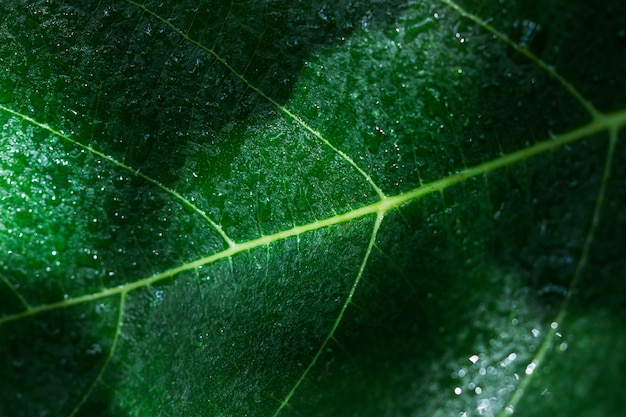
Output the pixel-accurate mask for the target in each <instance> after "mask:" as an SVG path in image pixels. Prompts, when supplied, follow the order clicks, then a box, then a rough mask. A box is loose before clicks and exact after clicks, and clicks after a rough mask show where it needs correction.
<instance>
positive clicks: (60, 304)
mask: <svg viewBox="0 0 626 417" xmlns="http://www.w3.org/2000/svg"><path fill="white" fill-rule="evenodd" d="M0 110H2V111H4V112H6V113H9V114H11V115H13V116H17V117H20V118H22V119H23V120H25V121H27V122H30V123H33V124H35V125H37V126H39V127H41V128H44V129H46V130H48V131H49V132H51V133H52V134H54V135H56V136H59V137H61V138H62V139H64V140H68V141H70V142H72V143H74V144H77V142H76V141H75V140H73V139H72V138H70V137H68V136H66V135H64V134H63V133H61V132H59V131H57V130H54V129H53V128H51V127H49V126H48V125H46V124H43V123H40V122H37V121H36V120H34V119H33V118H31V117H29V116H27V115H24V114H22V113H19V112H17V111H15V110H12V109H9V108H7V107H5V106H4V105H2V104H0ZM625 125H626V109H624V110H621V111H617V112H614V113H610V114H602V113H599V114H598V115H597V116H596V117H595V118H594V119H593V120H592V121H591V122H590V123H588V124H586V125H584V126H581V127H579V128H576V129H574V130H572V131H570V132H567V133H564V134H561V135H558V136H556V137H554V138H553V139H549V140H544V141H541V142H537V143H535V144H534V145H532V146H529V147H526V148H522V149H520V150H518V151H515V152H511V153H509V154H504V155H502V156H500V157H498V158H495V159H492V160H490V161H487V162H483V163H482V164H479V165H476V166H474V167H469V168H465V169H464V170H462V171H460V172H458V173H455V174H452V175H449V176H447V177H444V178H441V179H439V180H435V181H433V182H430V183H427V184H423V185H421V186H419V187H416V188H413V189H411V190H409V191H406V192H404V193H400V194H397V195H394V196H384V197H383V198H381V199H379V200H378V201H377V202H375V203H372V204H369V205H366V206H363V207H361V208H358V209H354V210H350V211H348V212H345V213H341V214H337V215H334V216H331V217H327V218H325V219H322V220H316V221H314V222H311V223H308V224H304V225H300V226H295V227H293V228H291V229H286V230H283V231H280V232H277V233H273V234H271V235H265V236H261V237H258V238H255V239H251V240H248V241H245V242H239V243H237V242H234V241H231V240H228V242H229V244H228V247H227V248H226V249H224V250H222V251H220V252H216V253H214V254H211V255H208V256H204V257H201V258H198V259H196V260H195V261H192V262H188V263H185V264H182V265H179V266H176V267H173V268H170V269H167V270H165V271H162V272H159V273H156V274H153V275H151V276H148V277H145V278H142V279H139V280H137V281H134V282H131V283H127V284H123V285H119V286H116V287H112V288H107V289H104V290H101V291H98V292H95V293H91V294H86V295H82V296H79V297H72V298H68V299H64V300H60V301H57V302H53V303H49V304H41V305H38V306H34V307H30V308H27V309H26V310H24V311H22V312H20V313H16V314H11V315H7V316H4V317H0V325H2V324H4V323H8V322H12V321H16V320H18V319H21V318H25V317H30V316H34V315H37V314H39V313H42V312H45V311H50V310H55V309H60V308H65V307H70V306H73V305H77V304H83V303H88V302H91V301H94V300H98V299H102V298H106V297H110V296H113V295H118V294H128V293H129V292H131V291H134V290H136V289H139V288H143V287H146V286H149V285H152V284H155V283H158V282H160V281H163V280H166V279H169V278H173V277H174V276H176V275H178V274H180V273H183V272H185V271H189V270H193V269H196V268H198V267H201V266H204V265H209V264H212V263H214V262H217V261H219V260H222V259H229V258H231V257H233V256H235V255H237V254H239V253H241V252H246V251H251V250H253V249H256V248H259V247H262V246H267V245H271V244H272V243H275V242H279V241H282V240H286V239H289V238H291V237H296V236H299V235H302V234H304V233H308V232H312V231H315V230H319V229H322V228H326V227H330V226H333V225H338V224H342V223H347V222H350V221H352V220H355V219H359V218H362V217H365V216H369V215H377V216H384V215H385V214H386V213H387V212H388V211H390V210H394V209H396V208H398V207H400V206H402V205H404V204H407V203H410V202H413V201H416V200H419V199H420V198H422V197H425V196H428V195H430V194H432V193H435V192H442V191H444V190H446V189H447V188H449V187H451V186H453V185H456V184H459V183H462V182H464V181H467V180H468V179H471V178H475V177H478V176H481V175H484V174H487V173H489V172H492V171H495V170H498V169H501V168H504V167H507V166H510V165H513V164H515V163H518V162H521V161H524V160H527V159H529V158H532V157H534V156H538V155H542V154H545V153H547V152H550V151H553V150H556V149H558V148H561V147H563V146H565V145H567V144H570V143H573V142H576V141H579V140H581V139H583V138H586V137H589V136H592V135H594V134H597V133H601V132H604V131H613V132H616V131H617V130H619V129H620V128H621V127H623V126H625ZM86 149H88V150H90V151H91V152H96V153H97V155H98V156H101V157H102V156H105V157H106V159H107V160H108V161H111V162H113V163H115V164H116V165H118V166H120V167H123V168H127V169H128V170H129V171H131V172H133V173H134V174H135V175H139V174H140V173H138V172H135V171H134V170H132V168H130V167H128V166H126V165H125V164H123V163H121V162H119V161H117V160H116V159H114V158H112V157H110V156H107V155H104V154H102V153H101V152H98V151H96V150H94V149H93V148H91V147H87V148H86ZM141 177H142V178H144V179H147V180H150V181H152V182H156V181H155V180H152V179H151V178H150V177H147V176H146V175H144V174H141ZM166 191H168V192H169V193H170V194H172V193H175V197H176V199H177V200H179V201H181V203H183V204H192V203H191V202H189V201H188V200H187V199H185V198H184V197H183V196H182V195H180V194H178V193H176V192H175V191H173V190H169V189H166ZM198 211H200V212H202V211H201V210H199V209H198ZM218 227H219V226H218ZM220 229H221V228H220Z"/></svg>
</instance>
